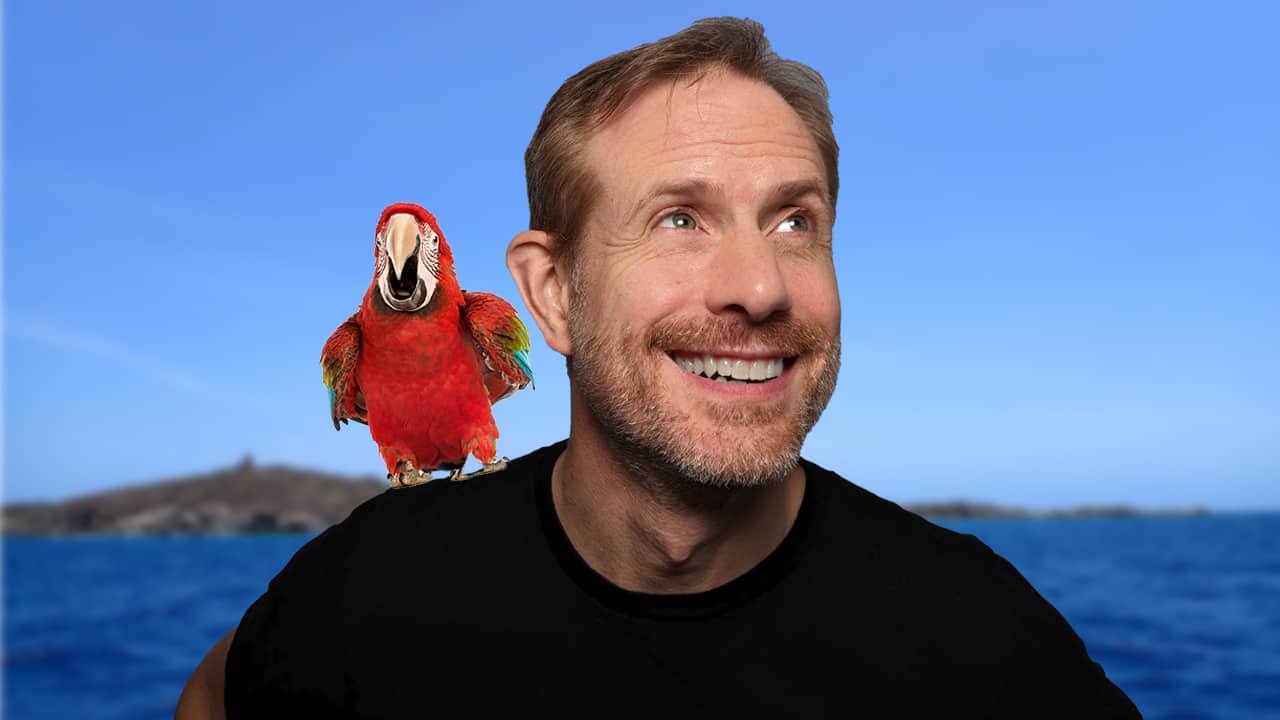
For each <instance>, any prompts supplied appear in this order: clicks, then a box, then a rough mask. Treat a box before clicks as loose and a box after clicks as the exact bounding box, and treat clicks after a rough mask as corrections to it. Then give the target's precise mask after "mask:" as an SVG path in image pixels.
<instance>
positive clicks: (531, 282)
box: [507, 230, 572, 357]
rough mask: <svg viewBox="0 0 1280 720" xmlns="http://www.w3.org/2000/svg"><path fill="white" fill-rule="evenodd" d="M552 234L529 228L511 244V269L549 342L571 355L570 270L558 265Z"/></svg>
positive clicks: (534, 317)
mask: <svg viewBox="0 0 1280 720" xmlns="http://www.w3.org/2000/svg"><path fill="white" fill-rule="evenodd" d="M552 242H554V240H553V239H552V237H551V236H550V235H548V234H547V233H545V232H542V231H541V230H525V231H524V232H522V233H520V234H519V235H516V236H515V237H514V238H513V239H512V240H511V244H510V245H508V246H507V270H509V271H511V279H513V280H515V283H516V287H518V288H520V297H522V298H524V304H525V307H527V308H529V312H531V313H533V320H534V322H536V323H538V329H540V330H542V336H543V337H544V338H546V340H547V345H550V346H551V349H552V350H555V351H556V352H558V353H560V354H561V355H564V356H565V357H568V356H569V355H570V354H571V352H572V349H571V348H570V345H569V312H568V309H569V308H568V302H569V295H568V292H569V278H568V276H567V275H566V274H565V273H566V272H567V270H566V269H562V268H558V267H557V266H556V263H555V260H554V256H553V254H552V252H551V243H552Z"/></svg>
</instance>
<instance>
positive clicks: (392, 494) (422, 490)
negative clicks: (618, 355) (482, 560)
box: [290, 442, 564, 565]
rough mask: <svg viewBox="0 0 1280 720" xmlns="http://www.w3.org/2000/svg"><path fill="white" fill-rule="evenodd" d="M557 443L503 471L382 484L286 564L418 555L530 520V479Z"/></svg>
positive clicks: (553, 454) (550, 458) (513, 462)
mask: <svg viewBox="0 0 1280 720" xmlns="http://www.w3.org/2000/svg"><path fill="white" fill-rule="evenodd" d="M563 448H564V443H563V442H560V443H556V444H554V445H549V446H547V447H543V448H540V449H538V450H535V451H533V452H531V453H529V454H527V455H523V456H521V457H518V458H516V459H514V460H510V461H508V463H507V467H506V468H505V469H503V470H499V471H495V472H490V473H485V474H483V475H476V476H474V477H470V478H467V479H464V480H458V481H450V480H448V479H438V480H430V481H428V482H425V483H422V484H420V485H414V486H411V487H404V488H394V489H388V490H386V491H384V492H383V493H381V494H380V495H376V496H374V497H372V498H370V499H368V500H366V501H365V502H363V503H362V504H360V505H359V506H357V507H356V508H355V509H354V510H352V511H351V513H350V514H349V515H348V516H347V517H346V519H344V520H343V521H341V522H339V523H337V524H335V525H333V526H331V527H329V528H328V529H327V530H325V531H324V532H323V533H321V534H320V535H319V536H317V537H316V538H314V539H313V540H312V541H311V542H309V543H307V544H306V545H305V546H303V547H302V549H300V550H299V551H298V552H297V554H295V556H294V558H293V560H292V561H291V562H290V565H306V564H320V565H330V564H332V563H335V562H345V561H346V560H348V559H349V558H350V557H352V556H359V555H364V554H368V553H379V552H383V551H384V550H386V549H392V548H396V549H404V548H415V549H416V550H415V552H417V553H419V554H422V553H427V552H430V550H431V548H434V547H439V546H440V545H441V542H437V541H444V540H445V539H448V540H449V542H448V544H449V545H454V546H457V545H458V544H460V543H465V541H466V538H467V536H468V535H471V534H475V533H494V532H501V531H502V529H503V528H506V527H510V526H512V525H513V524H515V522H516V521H517V520H519V521H520V522H522V523H523V522H531V521H532V520H531V516H532V509H533V503H534V483H535V482H536V481H537V479H538V478H539V477H540V476H541V474H542V473H543V472H548V471H549V470H548V469H547V468H548V466H549V465H550V464H551V463H553V462H554V461H555V458H556V457H557V456H558V455H559V454H560V452H561V451H562V450H563Z"/></svg>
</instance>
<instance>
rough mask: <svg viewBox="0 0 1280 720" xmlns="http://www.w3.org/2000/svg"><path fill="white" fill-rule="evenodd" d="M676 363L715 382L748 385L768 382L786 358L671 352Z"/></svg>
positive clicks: (777, 374) (779, 370)
mask: <svg viewBox="0 0 1280 720" xmlns="http://www.w3.org/2000/svg"><path fill="white" fill-rule="evenodd" d="M670 357H671V359H672V360H674V361H675V363H676V365H679V366H680V367H682V368H684V370H685V371H686V372H688V373H691V374H693V375H701V376H703V377H706V378H709V379H711V380H715V381H716V382H727V383H734V384H737V385H750V384H754V383H762V382H768V381H770V380H772V379H774V378H776V377H778V376H779V375H781V374H782V371H783V369H784V367H785V365H786V358H782V357H772V358H754V359H751V360H747V359H745V358H736V357H721V356H716V355H688V354H683V353H682V354H680V355H675V354H672V355H671V356H670Z"/></svg>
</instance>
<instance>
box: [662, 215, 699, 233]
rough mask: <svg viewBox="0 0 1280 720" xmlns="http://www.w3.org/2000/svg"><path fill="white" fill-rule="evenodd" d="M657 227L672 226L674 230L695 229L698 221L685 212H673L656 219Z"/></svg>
mask: <svg viewBox="0 0 1280 720" xmlns="http://www.w3.org/2000/svg"><path fill="white" fill-rule="evenodd" d="M658 227H664V228H674V229H676V230H697V229H698V221H696V220H694V219H693V216H692V215H690V214H689V213H687V212H673V213H671V214H670V215H668V216H666V217H664V218H662V219H661V220H659V221H658Z"/></svg>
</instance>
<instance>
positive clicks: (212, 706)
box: [173, 630, 236, 720]
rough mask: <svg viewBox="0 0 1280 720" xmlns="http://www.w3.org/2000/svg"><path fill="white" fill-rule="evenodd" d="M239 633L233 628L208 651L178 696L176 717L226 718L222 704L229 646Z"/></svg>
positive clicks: (196, 719) (194, 719)
mask: <svg viewBox="0 0 1280 720" xmlns="http://www.w3.org/2000/svg"><path fill="white" fill-rule="evenodd" d="M235 636H236V631H235V630H232V631H231V632H229V633H227V634H226V635H223V636H222V639H221V640H219V641H218V642H217V644H215V645H214V646H213V649H211V650H210V651H209V654H208V655H205V656H204V659H203V660H201V661H200V664H199V665H197V666H196V671H195V672H193V673H191V677H190V678H189V679H188V680H187V686H186V687H184V688H183V689H182V695H180V696H179V697H178V709H177V710H175V711H174V713H173V718H174V720H224V718H226V716H227V710H226V707H225V706H224V705H223V694H222V693H223V688H224V686H225V684H224V681H225V679H226V669H227V650H228V649H229V648H230V647H231V640H232V639H233V638H234V637H235Z"/></svg>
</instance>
